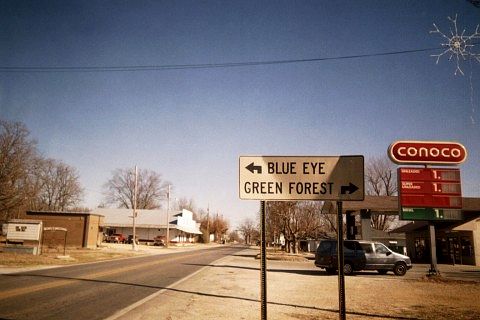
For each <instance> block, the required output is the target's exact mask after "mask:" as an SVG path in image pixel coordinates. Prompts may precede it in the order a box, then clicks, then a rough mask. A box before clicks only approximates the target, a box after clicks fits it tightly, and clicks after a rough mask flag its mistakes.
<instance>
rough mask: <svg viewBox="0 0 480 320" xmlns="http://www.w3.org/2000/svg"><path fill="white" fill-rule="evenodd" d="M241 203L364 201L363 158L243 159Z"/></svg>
mask: <svg viewBox="0 0 480 320" xmlns="http://www.w3.org/2000/svg"><path fill="white" fill-rule="evenodd" d="M239 162H240V168H239V169H240V179H239V181H240V184H239V193H240V199H244V200H336V201H362V200H363V199H364V197H365V187H364V160H363V156H339V157H316V156H311V157H310V156H307V157H303V156H287V157H282V156H278V157H277V156H241V157H240V161H239Z"/></svg>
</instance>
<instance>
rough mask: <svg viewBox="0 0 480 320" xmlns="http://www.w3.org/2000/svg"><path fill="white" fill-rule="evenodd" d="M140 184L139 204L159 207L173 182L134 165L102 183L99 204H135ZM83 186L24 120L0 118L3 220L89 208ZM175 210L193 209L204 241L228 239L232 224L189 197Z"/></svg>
mask: <svg viewBox="0 0 480 320" xmlns="http://www.w3.org/2000/svg"><path fill="white" fill-rule="evenodd" d="M135 180H136V182H137V188H136V189H137V193H136V207H137V208H138V209H159V208H161V207H162V203H165V200H166V199H167V196H168V190H170V189H171V188H173V186H172V184H171V183H170V182H168V181H165V180H163V178H162V175H161V174H159V173H157V172H155V171H153V170H148V169H141V170H139V171H138V173H137V177H136V179H135V172H134V170H133V169H132V168H124V169H115V170H113V171H112V176H111V178H110V179H109V180H108V181H107V182H106V183H105V184H104V185H103V194H104V197H103V202H102V203H101V204H100V205H99V206H100V207H109V206H113V207H116V208H127V209H129V208H133V207H134V201H135V197H134V194H135ZM83 196H84V189H83V188H82V186H81V184H80V176H79V173H78V171H77V169H75V168H74V167H72V166H70V165H68V164H66V163H64V162H63V161H61V160H58V159H52V158H48V157H44V156H43V155H42V154H41V153H40V152H39V150H38V149H37V141H36V140H35V139H33V138H32V137H31V135H30V131H29V130H28V128H27V127H26V126H25V124H23V123H21V122H11V121H6V120H2V119H0V221H6V220H9V219H12V218H18V217H21V216H22V215H23V213H24V212H25V211H27V210H36V211H82V212H85V211H90V210H89V209H88V208H84V207H81V206H80V205H81V203H82V201H83ZM173 205H174V207H172V209H173V210H181V209H188V210H190V211H192V212H193V213H194V219H195V220H196V221H199V222H200V223H201V231H202V232H203V233H204V239H206V240H207V241H208V239H209V238H210V237H209V236H208V234H214V239H215V241H220V240H222V239H225V235H226V233H227V231H228V229H229V223H228V220H227V219H226V218H224V217H223V215H219V214H214V215H210V214H208V210H204V209H201V208H196V206H195V204H194V201H193V200H187V199H185V198H182V199H180V200H179V201H178V202H174V203H173Z"/></svg>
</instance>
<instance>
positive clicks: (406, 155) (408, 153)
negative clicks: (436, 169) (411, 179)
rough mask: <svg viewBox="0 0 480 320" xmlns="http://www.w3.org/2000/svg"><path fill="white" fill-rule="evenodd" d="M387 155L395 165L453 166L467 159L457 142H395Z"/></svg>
mask: <svg viewBox="0 0 480 320" xmlns="http://www.w3.org/2000/svg"><path fill="white" fill-rule="evenodd" d="M388 155H389V157H390V159H391V160H392V161H393V162H395V163H410V164H447V165H448V164H452V165H453V164H460V163H462V162H464V161H465V160H466V159H467V150H466V149H465V147H464V146H463V145H462V144H460V143H458V142H442V141H396V142H394V143H392V144H391V145H390V147H389V148H388Z"/></svg>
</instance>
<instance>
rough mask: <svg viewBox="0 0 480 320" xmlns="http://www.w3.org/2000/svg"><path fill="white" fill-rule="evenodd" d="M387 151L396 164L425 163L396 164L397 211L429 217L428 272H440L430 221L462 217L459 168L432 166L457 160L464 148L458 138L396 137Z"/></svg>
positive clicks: (409, 216) (411, 217)
mask: <svg viewBox="0 0 480 320" xmlns="http://www.w3.org/2000/svg"><path fill="white" fill-rule="evenodd" d="M388 155H389V156H390V159H391V160H392V161H393V162H395V163H398V164H420V165H424V166H425V167H424V168H418V167H401V168H398V174H397V179H398V200H399V201H398V204H399V214H400V218H401V219H403V220H423V221H428V225H429V233H430V258H431V259H430V270H429V274H435V275H436V274H439V272H438V269H437V255H436V243H435V226H434V224H433V221H437V220H461V219H462V210H461V209H462V190H461V180H460V170H459V169H452V168H432V167H431V166H432V165H440V164H441V165H457V164H460V163H462V162H464V161H465V159H466V157H467V150H466V149H465V147H464V146H463V145H462V144H460V143H457V142H443V141H397V142H394V143H392V144H391V145H390V147H389V149H388Z"/></svg>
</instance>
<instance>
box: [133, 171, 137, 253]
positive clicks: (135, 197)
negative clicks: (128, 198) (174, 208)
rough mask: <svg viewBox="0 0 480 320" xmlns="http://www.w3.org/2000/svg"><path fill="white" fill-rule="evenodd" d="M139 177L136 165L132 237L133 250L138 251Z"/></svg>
mask: <svg viewBox="0 0 480 320" xmlns="http://www.w3.org/2000/svg"><path fill="white" fill-rule="evenodd" d="M137 177H138V169H137V166H135V186H134V192H133V239H132V250H133V251H137V250H138V248H137V241H136V240H137V235H136V230H135V218H136V217H137V179H138V178H137Z"/></svg>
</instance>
